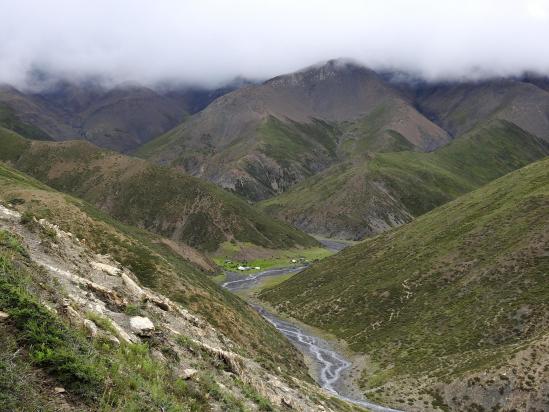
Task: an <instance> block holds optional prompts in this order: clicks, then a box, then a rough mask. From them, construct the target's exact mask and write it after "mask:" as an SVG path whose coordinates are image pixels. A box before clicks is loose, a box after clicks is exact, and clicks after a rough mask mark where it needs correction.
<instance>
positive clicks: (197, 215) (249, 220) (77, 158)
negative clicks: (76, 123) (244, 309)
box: [0, 130, 318, 252]
mask: <svg viewBox="0 0 549 412" xmlns="http://www.w3.org/2000/svg"><path fill="white" fill-rule="evenodd" d="M0 133H2V132H1V130H0ZM0 147H2V151H1V152H0V160H4V161H10V162H11V163H12V164H13V165H15V166H16V167H17V168H18V169H20V170H22V171H24V172H26V173H28V174H30V175H32V176H34V177H36V178H37V179H40V180H42V181H43V182H45V183H47V184H49V185H51V186H53V187H55V188H56V189H58V190H61V191H64V192H67V193H71V194H73V195H76V196H78V197H80V198H83V199H85V200H87V201H89V202H91V203H93V204H94V205H96V206H97V207H99V208H100V209H102V210H103V211H105V212H107V213H109V214H110V215H112V216H114V217H115V218H117V219H120V220H121V221H124V222H126V223H128V224H132V225H135V226H139V227H142V228H146V229H148V230H151V231H153V232H156V233H159V234H161V235H163V236H166V237H168V238H171V239H173V240H176V241H182V242H184V243H186V244H188V245H190V246H193V247H196V248H198V249H201V250H204V251H210V252H213V251H216V250H217V249H218V248H219V246H220V244H221V243H223V242H226V241H232V242H235V243H236V242H242V243H250V244H253V245H257V246H261V247H264V248H270V249H288V248H292V247H307V246H316V245H318V243H317V241H316V240H314V239H313V238H311V237H309V236H308V235H306V234H304V233H302V232H300V231H299V230H297V229H294V228H292V227H290V226H288V225H287V224H285V223H282V222H279V221H276V220H274V219H272V218H271V217H269V216H268V215H266V214H264V213H262V212H259V211H257V210H255V209H254V208H252V207H251V206H250V205H248V204H247V203H246V202H245V201H243V200H241V199H239V198H238V197H236V196H234V195H231V194H230V193H227V192H225V191H224V190H222V189H220V188H218V187H216V186H214V185H213V184H210V183H207V182H202V181H200V180H198V179H196V178H193V177H190V176H187V175H184V174H182V173H180V172H177V171H175V170H173V169H168V168H164V167H160V166H156V165H152V164H150V163H148V162H146V161H144V160H141V159H136V158H132V157H127V156H123V155H120V154H117V153H114V152H109V151H106V150H102V149H99V148H97V147H96V146H93V145H91V144H90V143H87V142H83V141H68V142H59V143H52V142H38V141H30V140H25V139H23V138H21V137H19V136H17V135H16V134H14V133H9V132H5V133H4V134H1V135H0Z"/></svg>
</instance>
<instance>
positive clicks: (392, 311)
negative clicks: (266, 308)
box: [261, 159, 549, 398]
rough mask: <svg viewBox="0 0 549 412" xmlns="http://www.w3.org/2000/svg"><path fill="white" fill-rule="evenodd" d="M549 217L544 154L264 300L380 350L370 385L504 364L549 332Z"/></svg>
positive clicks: (448, 376)
mask: <svg viewBox="0 0 549 412" xmlns="http://www.w3.org/2000/svg"><path fill="white" fill-rule="evenodd" d="M548 216H549V160H548V159H545V160H542V161H538V162H535V163H533V164H531V165H528V166H526V167H524V168H522V169H519V170H517V171H515V172H512V173H510V174H508V175H505V176H504V177H501V178H499V179H497V180H495V181H493V182H491V183H489V184H488V185H486V186H484V187H482V188H480V189H478V190H475V191H473V192H471V193H469V194H466V195H464V196H462V197H460V198H458V199H456V200H454V201H452V202H450V203H447V204H446V205H443V206H441V207H438V208H436V209H435V210H433V211H431V212H430V213H427V214H425V215H423V216H421V217H419V218H417V219H416V220H415V221H413V222H412V223H409V224H407V225H404V226H402V227H400V228H398V229H395V230H392V231H390V232H387V233H384V234H381V235H379V236H377V237H375V238H372V239H369V240H366V241H365V242H363V243H361V244H359V245H357V246H354V247H351V248H348V249H346V250H344V251H342V252H341V253H339V254H337V255H335V256H333V257H329V258H327V259H325V260H323V261H322V262H320V263H318V264H315V265H313V266H312V267H311V268H309V269H307V270H306V271H304V272H302V273H300V274H298V275H296V276H294V277H292V278H291V279H289V280H288V281H286V282H283V283H282V284H280V285H278V286H276V287H274V288H272V289H269V290H267V291H265V292H263V293H262V295H261V297H262V298H263V299H265V300H267V301H269V302H270V303H271V304H273V305H275V306H276V307H277V308H278V309H279V310H281V311H282V312H285V313H287V314H290V315H292V316H294V317H296V318H298V319H300V320H302V321H304V322H306V323H309V324H312V325H315V326H318V327H320V328H323V329H325V330H328V331H330V332H331V333H334V334H335V335H336V336H338V337H340V338H343V339H345V340H346V341H347V342H348V343H349V344H350V346H351V348H352V349H354V350H356V351H359V352H365V353H368V354H369V355H371V357H372V359H373V362H374V365H377V369H376V368H374V369H373V371H372V370H371V371H370V374H368V375H364V376H363V384H364V385H365V387H375V386H379V385H381V384H383V383H385V382H389V381H391V380H393V379H398V378H399V377H401V376H412V377H415V378H418V379H419V378H420V377H435V378H436V379H437V381H438V382H442V381H444V382H447V381H450V380H452V379H454V378H459V377H460V376H462V375H464V374H466V373H469V372H471V371H475V370H480V371H482V370H486V369H487V368H488V367H489V366H493V365H498V364H501V363H505V362H506V361H507V360H509V359H510V353H512V352H513V351H514V350H516V349H517V348H518V347H519V346H520V344H523V345H524V344H527V343H528V342H529V340H531V339H536V338H539V337H540V336H543V335H544V334H546V333H547V332H548V331H549V307H548V305H547V302H549V288H548V287H547V274H548V273H549V257H548V254H547V250H548V249H547V245H548V244H549V243H548V242H549V220H548V219H547V217H548ZM517 345H519V346H517ZM442 377H443V378H442ZM529 379H530V378H529ZM532 379H534V380H535V378H534V377H532ZM496 395H497V392H496ZM496 395H495V396H496ZM497 396H501V393H500V395H497ZM497 396H496V398H497Z"/></svg>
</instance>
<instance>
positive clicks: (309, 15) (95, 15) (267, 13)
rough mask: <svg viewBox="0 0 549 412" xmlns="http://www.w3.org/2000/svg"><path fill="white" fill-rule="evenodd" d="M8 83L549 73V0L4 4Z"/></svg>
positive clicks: (3, 78) (0, 50)
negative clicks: (51, 78)
mask: <svg viewBox="0 0 549 412" xmlns="http://www.w3.org/2000/svg"><path fill="white" fill-rule="evenodd" d="M0 10H1V12H2V15H3V17H4V18H3V24H2V25H0V36H1V38H2V39H3V40H2V42H0V82H1V83H11V84H15V85H18V86H23V85H25V84H26V82H28V79H29V73H33V72H36V71H41V72H46V73H50V74H54V75H55V76H59V77H63V78H68V79H80V78H87V77H98V78H102V79H106V80H108V81H112V82H124V81H131V82H139V83H145V84H155V83H158V82H165V81H175V82H180V83H183V84H195V85H206V86H213V85H217V84H220V83H223V82H226V81H228V80H230V79H232V78H234V77H236V76H243V77H246V78H251V79H263V78H268V77H271V76H275V75H277V74H280V73H285V72H290V71H294V70H297V69H300V68H302V67H304V66H307V65H310V64H313V63H316V62H318V61H323V60H328V59H331V58H335V57H346V58H351V59H354V60H356V61H359V62H361V63H363V64H365V65H368V66H370V67H372V68H374V69H379V68H382V69H398V70H403V71H410V72H412V73H414V74H415V75H419V76H422V77H424V78H426V79H460V78H471V77H473V78H479V77H487V76H500V75H518V74H521V73H522V72H523V71H534V72H538V73H541V74H549V48H548V47H547V43H546V41H547V39H548V38H549V0H499V1H496V0H476V1H474V0H461V1H451V0H446V1H445V0H438V1H437V0H416V1H407V0H381V1H373V0H362V1H360V0H337V1H323V0H316V1H309V0H304V1H295V0H277V1H270V0H263V1H260V0H233V1H222V0H219V1H215V0H200V1H198V0H197V1H184V0H183V1H181V0H156V1H148V0H118V1H112V0H94V1H87V0H86V1H84V0H48V1H43V0H18V1H12V0H0Z"/></svg>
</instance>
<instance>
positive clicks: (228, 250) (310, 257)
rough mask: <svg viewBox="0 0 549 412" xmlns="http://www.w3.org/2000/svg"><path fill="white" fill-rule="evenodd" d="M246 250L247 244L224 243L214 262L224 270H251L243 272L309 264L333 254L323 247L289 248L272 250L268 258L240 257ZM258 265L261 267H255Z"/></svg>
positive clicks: (248, 272)
mask: <svg viewBox="0 0 549 412" xmlns="http://www.w3.org/2000/svg"><path fill="white" fill-rule="evenodd" d="M243 250H246V246H245V245H244V246H243V247H240V246H239V245H232V244H231V243H230V242H227V243H224V244H223V245H222V247H221V248H220V250H219V251H218V253H217V256H216V257H214V258H213V260H214V262H215V263H216V264H217V265H218V266H219V267H221V268H223V269H224V270H229V271H234V272H238V267H239V266H245V267H249V268H250V269H249V270H246V271H243V274H244V275H246V274H250V273H256V272H259V271H261V270H266V269H274V268H278V267H288V266H299V265H307V264H311V263H314V262H317V261H319V260H320V259H323V258H325V257H327V256H330V255H332V254H333V252H331V251H330V250H328V249H326V248H323V247H316V248H308V249H289V250H283V251H271V256H270V257H268V258H259V259H249V260H243V259H239V258H238V255H239V254H240V253H242V251H243ZM256 267H258V268H259V269H255V268H256Z"/></svg>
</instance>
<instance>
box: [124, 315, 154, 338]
mask: <svg viewBox="0 0 549 412" xmlns="http://www.w3.org/2000/svg"><path fill="white" fill-rule="evenodd" d="M130 326H131V328H132V330H133V331H134V332H135V334H136V335H138V336H151V334H152V332H153V331H154V324H153V323H152V322H151V320H150V319H149V318H146V317H144V316H133V317H132V318H130Z"/></svg>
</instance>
